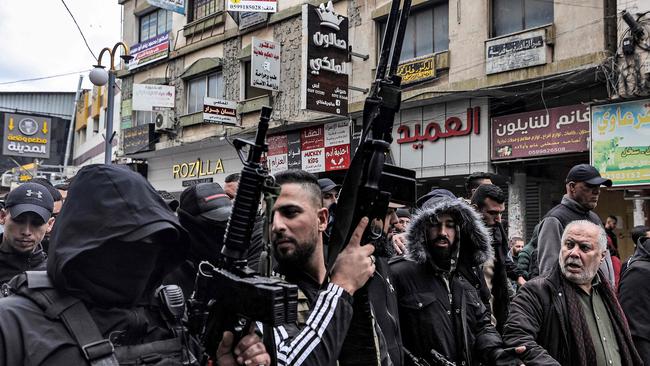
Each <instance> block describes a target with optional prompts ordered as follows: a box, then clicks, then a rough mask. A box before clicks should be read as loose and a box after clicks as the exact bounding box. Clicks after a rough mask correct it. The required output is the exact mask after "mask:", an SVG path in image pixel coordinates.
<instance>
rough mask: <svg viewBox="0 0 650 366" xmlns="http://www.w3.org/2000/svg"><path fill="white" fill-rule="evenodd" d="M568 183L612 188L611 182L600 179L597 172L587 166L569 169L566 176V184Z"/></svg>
mask: <svg viewBox="0 0 650 366" xmlns="http://www.w3.org/2000/svg"><path fill="white" fill-rule="evenodd" d="M569 182H585V183H587V184H591V185H594V186H600V185H604V186H607V187H611V186H612V181H611V180H609V179H606V178H603V177H601V176H600V173H599V172H598V170H597V169H596V168H594V167H593V166H591V165H589V164H578V165H576V166H574V167H573V168H571V170H569V174H568V175H567V176H566V183H569Z"/></svg>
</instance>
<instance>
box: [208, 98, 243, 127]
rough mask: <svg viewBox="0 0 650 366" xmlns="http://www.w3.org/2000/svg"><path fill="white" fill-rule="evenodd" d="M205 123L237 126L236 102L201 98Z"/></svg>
mask: <svg viewBox="0 0 650 366" xmlns="http://www.w3.org/2000/svg"><path fill="white" fill-rule="evenodd" d="M203 120H204V121H205V122H213V123H222V124H227V125H237V102H232V101H229V100H224V99H217V98H209V97H205V98H203Z"/></svg>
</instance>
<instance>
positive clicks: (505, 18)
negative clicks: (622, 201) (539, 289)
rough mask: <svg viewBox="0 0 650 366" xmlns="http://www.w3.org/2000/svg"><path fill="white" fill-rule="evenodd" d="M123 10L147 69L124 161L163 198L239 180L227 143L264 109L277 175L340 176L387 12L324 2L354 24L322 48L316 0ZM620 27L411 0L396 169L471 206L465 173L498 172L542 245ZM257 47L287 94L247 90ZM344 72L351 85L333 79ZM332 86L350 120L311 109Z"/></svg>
mask: <svg viewBox="0 0 650 366" xmlns="http://www.w3.org/2000/svg"><path fill="white" fill-rule="evenodd" d="M243 2H244V3H245V2H246V1H243ZM119 3H120V4H121V5H122V6H123V38H124V41H125V43H127V44H129V46H130V47H131V49H132V54H134V50H135V51H137V52H135V53H136V54H137V55H136V63H135V64H132V65H129V67H128V68H126V70H125V71H122V72H121V73H120V74H119V75H118V77H119V78H120V79H121V80H122V87H121V88H122V91H121V98H122V105H121V118H120V121H121V123H120V125H121V128H122V129H124V130H126V131H123V132H125V135H124V139H123V142H124V143H125V144H126V145H125V146H124V147H122V148H121V150H120V152H121V154H122V156H124V157H126V158H133V159H141V160H145V161H146V163H147V165H148V178H149V180H150V181H151V182H152V184H153V185H154V186H155V187H156V188H158V189H165V190H168V191H170V192H176V193H178V192H180V191H182V189H184V187H185V186H187V185H190V184H194V183H196V182H197V181H204V180H208V181H214V182H219V183H223V180H224V178H225V176H226V175H228V174H229V173H234V172H238V171H239V170H240V169H241V163H239V159H238V157H237V156H236V153H235V151H234V149H233V148H232V146H231V145H230V144H229V141H230V140H231V137H236V136H251V135H252V134H253V133H254V132H255V130H256V123H257V120H258V117H259V111H260V109H261V107H262V106H263V105H269V106H272V107H273V108H274V112H273V116H272V122H271V130H270V132H269V135H270V140H269V144H270V145H271V147H270V151H269V154H268V155H269V156H268V162H269V166H270V169H271V171H277V170H280V169H286V168H289V167H301V168H303V169H306V170H309V171H312V172H314V173H316V174H318V175H319V176H328V177H330V178H332V179H334V180H335V181H339V182H340V181H341V180H342V178H343V175H344V173H345V167H346V164H349V159H350V158H351V156H352V154H353V152H354V148H355V146H356V140H357V139H358V136H359V131H360V125H361V123H362V121H361V111H362V108H363V102H364V98H365V97H366V92H367V88H369V87H370V85H371V82H372V81H373V79H374V74H375V68H376V63H377V59H378V53H379V45H380V41H381V40H380V39H381V33H382V32H383V31H384V29H385V28H386V27H385V24H386V16H387V14H388V11H389V7H390V3H389V2H388V1H383V0H347V1H342V0H341V1H336V2H334V4H333V9H330V8H326V7H325V6H323V8H322V10H321V11H322V12H321V13H320V14H319V16H322V15H325V16H326V17H327V16H330V17H331V19H330V20H331V21H332V22H333V23H337V22H341V23H340V24H345V23H347V29H343V30H336V31H335V30H333V29H334V28H332V27H331V24H330V25H327V24H325V25H324V23H327V21H325V20H323V18H321V19H320V21H321V22H320V25H318V23H315V24H316V25H315V27H317V29H318V32H320V33H319V34H320V35H319V36H318V37H320V38H315V37H316V35H315V33H313V32H312V28H310V27H311V25H310V24H311V23H310V22H312V21H311V20H309V19H311V18H309V16H310V15H309V14H311V16H314V15H313V14H314V13H313V12H314V11H316V12H318V10H316V8H312V7H309V8H306V7H307V5H305V4H311V5H314V6H318V5H320V4H321V2H319V1H306V0H303V1H298V0H278V1H277V11H276V12H273V13H242V12H228V11H226V7H227V6H228V4H227V1H226V3H224V1H223V0H185V1H176V3H184V6H185V8H184V14H181V13H179V12H174V11H170V10H164V9H162V8H159V7H155V6H152V5H150V4H149V3H148V2H147V1H146V0H120V1H119ZM162 3H174V2H173V1H162ZM305 9H307V10H305ZM332 10H333V12H334V13H335V14H334V15H333V16H332V15H331V14H330V15H328V14H326V12H331V11H332ZM619 10H620V9H619ZM337 15H340V16H344V17H346V18H345V19H346V20H347V21H345V20H342V18H339V17H338V16H337ZM337 19H338V20H337ZM617 23H619V21H618V18H617V2H616V1H614V0H563V1H551V0H485V1H482V0H481V1H479V0H448V1H444V0H442V1H441V0H414V1H413V8H412V10H411V16H410V18H409V25H408V27H407V32H406V38H405V42H404V46H403V49H402V55H401V63H400V67H399V68H398V72H399V73H400V74H401V75H402V76H403V80H404V82H403V89H402V90H403V91H402V109H401V111H400V113H399V114H398V116H397V118H396V120H395V122H394V130H393V136H394V141H393V144H392V148H391V159H392V161H393V163H394V164H396V165H399V166H402V167H405V168H410V169H414V170H415V171H416V176H417V178H418V194H423V193H425V192H426V191H428V190H430V189H431V188H434V187H444V188H448V189H451V190H452V191H454V192H455V193H456V194H458V195H465V192H464V179H465V177H466V176H467V174H469V173H471V172H474V171H492V172H496V173H498V174H499V176H501V177H502V179H501V180H500V181H499V180H498V179H497V183H499V184H500V185H501V186H503V187H504V188H506V189H508V191H509V212H508V213H509V215H508V216H509V217H508V218H509V222H510V230H511V235H515V234H517V235H522V236H527V234H528V235H530V232H531V231H532V228H533V226H534V224H535V223H536V222H538V221H539V220H540V218H541V217H542V216H543V214H544V213H545V212H546V211H547V210H548V209H549V208H550V207H552V206H553V205H554V204H556V203H557V202H559V200H560V199H561V196H562V193H563V190H564V184H563V179H564V177H565V176H566V173H567V172H568V170H569V168H570V167H571V166H572V165H574V164H576V163H579V162H589V159H590V157H589V146H588V140H589V125H590V121H591V116H590V113H589V106H590V105H591V104H593V103H598V102H604V101H607V100H608V99H609V98H610V97H611V96H612V95H613V93H612V88H611V85H610V87H609V88H608V83H607V80H608V79H607V75H609V74H610V73H611V66H612V62H613V59H614V55H615V53H616V50H617V47H618V43H619V39H618V35H617ZM318 27H320V28H318ZM346 30H347V32H345V31H346ZM389 31H391V30H389ZM310 32H312V33H310ZM345 33H347V37H348V38H347V39H344V35H345ZM256 40H257V41H256ZM328 40H329V41H328ZM335 40H338V42H339V43H337V42H335ZM260 41H266V42H275V43H274V44H276V45H279V51H280V52H279V58H277V59H276V61H277V62H279V70H280V71H279V73H277V72H276V73H275V74H274V75H275V76H276V77H277V78H278V79H276V80H277V81H278V82H277V85H276V86H277V88H276V90H266V89H259V88H257V87H254V86H251V82H254V83H256V82H258V81H255V80H252V79H255V78H256V77H255V75H256V71H255V70H256V68H257V67H258V66H259V65H257V64H256V61H255V60H253V58H254V57H255V55H256V51H255V49H256V47H257V46H256V45H257V44H256V43H255V42H258V43H259V42H260ZM343 41H345V43H343ZM328 42H330V43H329V44H328ZM314 44H316V45H317V46H318V45H319V47H320V48H319V47H316V46H314ZM328 45H329V46H331V47H329V48H328ZM267 46H268V44H267ZM335 46H339V47H338V48H339V49H340V50H344V52H346V53H350V51H351V53H352V55H350V56H349V58H347V59H346V58H341V57H337V60H336V62H333V63H331V64H330V61H333V60H332V58H333V57H331V58H330V59H329V61H324V60H325V58H323V57H324V56H322V55H323V54H324V53H323V54H321V53H318V54H317V53H312V52H330V51H332V50H333V49H334V48H335ZM344 46H345V47H344ZM310 47H311V48H310ZM346 48H348V49H347V50H345V49H346ZM313 55H320V56H318V57H316V56H313ZM326 64H327V65H328V66H324V65H326ZM334 65H336V66H339V65H340V69H339V70H338V71H341V70H345V71H344V72H336V70H335V66H334ZM267 66H268V65H267ZM316 69H320V70H316ZM316 74H318V75H317V77H318V79H317V80H318V82H314V81H313V80H315V79H313V78H314V77H315V76H314V75H316ZM342 74H345V75H347V79H348V81H347V85H344V84H341V83H340V82H338V81H335V80H339V79H337V78H338V77H339V76H341V75H342ZM321 84H322V85H321ZM329 84H334V86H335V87H336V89H337V91H336V93H337V98H339V100H338V101H339V102H342V103H344V104H345V102H347V110H345V108H344V107H343V108H339V105H338V104H337V103H338V102H336V103H334V102H333V103H334V104H336V106H335V107H334V108H336V112H332V111H333V109H332V110H330V111H329V113H322V112H319V111H316V110H323V109H322V108H324V107H323V106H327V105H329V104H328V103H329V102H328V101H327V100H325V99H327V98H325V97H327V95H326V96H325V97H324V98H325V99H323V100H321V101H316V103H314V104H313V105H311V107H310V103H312V102H313V100H311V99H309V98H308V95H309V93H310V92H313V90H311V91H310V90H307V89H310V88H311V89H313V88H314V87H323V85H325V86H327V85H329ZM152 85H153V86H152ZM255 85H259V84H255ZM143 88H144V89H143ZM147 88H148V89H147ZM316 89H317V88H316ZM143 90H145V91H143ZM146 90H149V91H150V92H151V93H149V94H147V92H146ZM153 94H156V95H153ZM325 94H327V93H325ZM205 97H208V98H217V99H220V100H224V101H227V102H228V103H231V104H228V106H229V108H231V109H232V108H234V109H236V121H235V122H233V121H234V120H233V119H232V118H231V120H230V124H222V123H213V122H207V121H206V118H207V117H206V116H205V115H204V113H203V109H204V105H205V103H207V102H209V101H210V100H212V99H204V98H205ZM341 98H342V99H341ZM330 99H331V98H330ZM155 103H159V105H156V104H155ZM233 103H234V104H233ZM318 103H320V106H318V105H317V104H318ZM334 104H332V105H334ZM344 104H343V106H344ZM306 106H307V107H308V108H305V107H306ZM314 106H316V107H314ZM319 108H321V109H319ZM231 117H232V116H231ZM569 121H570V122H569ZM129 136H131V137H129Z"/></svg>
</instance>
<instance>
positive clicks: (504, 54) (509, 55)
mask: <svg viewBox="0 0 650 366" xmlns="http://www.w3.org/2000/svg"><path fill="white" fill-rule="evenodd" d="M545 38H546V29H537V30H533V31H529V32H524V33H519V34H515V35H512V36H508V37H502V38H498V39H493V40H489V41H486V42H485V73H486V74H495V73H498V72H504V71H509V70H516V69H523V68H525V67H530V66H537V65H544V64H546V52H547V47H546V42H545Z"/></svg>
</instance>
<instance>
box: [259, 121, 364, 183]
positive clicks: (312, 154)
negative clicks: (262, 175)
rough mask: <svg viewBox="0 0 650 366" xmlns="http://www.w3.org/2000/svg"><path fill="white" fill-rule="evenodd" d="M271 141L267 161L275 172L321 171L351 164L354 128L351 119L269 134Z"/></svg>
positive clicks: (346, 166)
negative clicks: (278, 133)
mask: <svg viewBox="0 0 650 366" xmlns="http://www.w3.org/2000/svg"><path fill="white" fill-rule="evenodd" d="M268 144H269V152H268V158H267V162H268V167H269V171H270V173H271V174H275V173H277V172H280V171H283V170H286V169H303V170H306V171H308V172H311V173H320V172H326V171H334V170H341V169H347V168H348V167H349V166H350V160H351V149H350V127H349V125H348V122H347V121H346V122H333V123H328V124H325V125H320V126H313V127H307V128H303V129H302V130H300V131H293V132H290V133H288V134H281V135H273V136H269V138H268Z"/></svg>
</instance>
